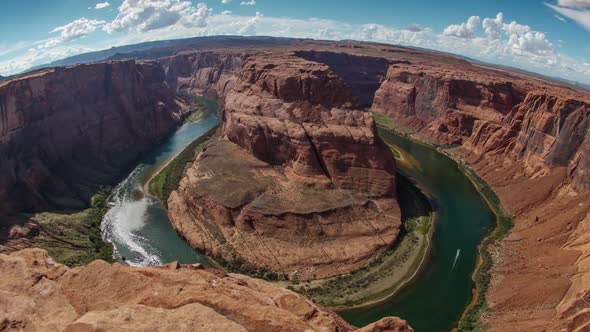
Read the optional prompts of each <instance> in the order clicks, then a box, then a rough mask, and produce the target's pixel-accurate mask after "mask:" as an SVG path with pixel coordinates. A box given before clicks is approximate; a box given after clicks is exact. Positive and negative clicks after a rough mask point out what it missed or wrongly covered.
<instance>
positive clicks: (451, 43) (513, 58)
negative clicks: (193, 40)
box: [0, 0, 590, 83]
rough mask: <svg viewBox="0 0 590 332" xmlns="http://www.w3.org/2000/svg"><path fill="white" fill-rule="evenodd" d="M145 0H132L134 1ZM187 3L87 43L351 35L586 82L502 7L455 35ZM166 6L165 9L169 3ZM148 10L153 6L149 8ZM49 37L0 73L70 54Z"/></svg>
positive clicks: (585, 66)
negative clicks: (164, 19)
mask: <svg viewBox="0 0 590 332" xmlns="http://www.w3.org/2000/svg"><path fill="white" fill-rule="evenodd" d="M125 2H127V1H125ZM125 2H124V3H125ZM145 2H146V1H139V0H136V1H135V3H145ZM159 2H165V3H169V4H170V3H172V2H174V3H176V4H180V3H184V2H185V1H172V0H160V1H159ZM191 7H192V11H191V10H190V9H189V10H188V11H187V10H180V11H178V10H177V11H176V12H182V15H181V18H180V19H178V20H177V21H176V23H174V24H171V25H167V26H164V27H161V28H157V29H147V26H143V25H142V24H146V22H147V21H146V22H140V21H139V20H138V19H135V20H132V21H131V23H133V24H131V23H128V24H127V25H123V26H125V27H126V28H125V29H124V30H121V31H125V33H120V34H116V35H112V36H111V37H110V38H108V39H105V40H103V41H102V42H101V43H102V44H98V45H95V44H94V43H93V44H91V45H90V46H89V48H92V50H99V49H105V48H109V47H112V46H122V45H128V44H134V43H140V42H145V41H154V40H166V39H174V38H184V37H195V36H212V35H240V34H241V35H268V36H276V37H298V38H314V39H328V40H343V39H355V40H363V41H373V42H380V43H389V44H398V45H404V46H417V47H423V48H429V49H435V50H440V51H444V52H452V53H457V54H462V55H466V56H469V57H473V58H476V59H479V60H483V61H489V62H495V63H501V64H504V65H512V66H517V67H521V68H524V69H527V70H532V71H537V72H541V73H544V74H547V75H551V76H561V77H567V78H569V79H575V80H578V81H582V82H586V83H590V75H589V74H590V64H589V63H590V61H589V59H588V58H586V59H574V58H571V57H568V56H566V55H565V54H562V53H560V52H558V51H557V49H555V47H554V45H553V44H552V43H551V42H550V41H549V39H548V37H547V36H546V35H545V34H543V33H542V32H539V31H535V30H534V29H533V28H531V27H529V26H527V25H523V24H519V23H518V22H510V23H505V21H504V15H503V14H502V13H498V15H496V16H495V17H492V18H482V19H481V20H480V24H479V25H478V26H475V24H473V23H474V21H473V20H471V21H472V22H471V24H468V23H469V21H468V22H465V23H463V24H464V29H465V30H466V31H467V34H465V33H458V34H459V35H463V36H466V35H469V34H471V37H470V38H457V37H456V34H451V35H445V34H444V33H443V32H436V31H433V30H432V29H430V28H428V27H422V26H417V25H413V26H410V27H408V28H401V29H400V28H392V27H388V26H384V25H380V24H349V23H345V22H339V21H334V20H326V19H314V18H310V19H291V18H284V17H281V18H279V17H267V16H263V15H262V14H261V13H257V14H256V15H255V16H240V15H234V14H231V13H227V12H225V13H223V12H221V13H217V14H215V15H212V14H210V12H211V11H210V10H209V9H208V8H206V6H204V8H206V9H204V10H205V13H206V15H202V16H206V26H204V27H203V26H201V27H199V26H198V25H195V24H194V23H193V24H185V23H186V20H188V19H190V16H191V15H189V14H190V13H192V14H193V15H197V16H198V14H197V12H198V8H199V5H195V6H192V5H191ZM142 8H145V6H144V7H142ZM166 8H168V9H167V10H169V9H170V7H166ZM183 8H184V7H183ZM187 8H188V7H187ZM201 8H203V6H201ZM123 9H124V7H123ZM153 12H154V10H152V13H153ZM156 12H158V11H156ZM140 13H141V12H140ZM120 14H121V13H120ZM142 17H147V19H148V21H149V19H151V17H152V16H150V15H147V16H145V15H144V16H142ZM117 19H121V17H117ZM117 19H115V20H117ZM121 23H123V22H121ZM457 26H459V27H460V26H461V24H457ZM481 28H483V30H481ZM459 30H461V29H459ZM60 32H61V31H60ZM49 41H50V40H43V41H39V42H36V44H35V45H33V46H28V47H31V50H29V51H28V52H26V53H25V54H24V55H22V56H19V57H17V58H16V59H15V58H14V54H17V53H16V52H14V53H11V54H8V55H4V56H2V51H0V74H2V75H6V74H12V73H15V72H18V71H21V70H23V69H26V68H28V67H30V66H31V65H38V64H42V63H45V62H48V61H53V60H56V59H58V58H60V56H58V55H63V56H69V55H73V54H76V53H75V52H76V50H75V48H73V47H71V48H67V47H65V45H64V44H62V43H57V44H56V45H52V46H47V47H45V48H42V47H39V46H37V45H45V44H47V43H48V42H49ZM83 42H85V40H81V41H80V43H83ZM556 43H557V42H556ZM0 44H1V43H0ZM0 46H2V45H0ZM1 49H2V48H1V47H0V50H1ZM23 49H26V48H23V47H21V51H19V52H22V50H23ZM85 51H90V50H85ZM63 56H61V57H63ZM7 58H8V59H7Z"/></svg>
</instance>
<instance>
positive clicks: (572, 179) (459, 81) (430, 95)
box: [373, 55, 590, 331]
mask: <svg viewBox="0 0 590 332" xmlns="http://www.w3.org/2000/svg"><path fill="white" fill-rule="evenodd" d="M393 58H397V56H394V57H393ZM400 58H402V59H404V60H407V63H402V62H400V63H394V64H392V65H391V66H390V67H389V70H388V74H387V78H386V79H385V80H384V82H383V84H382V85H381V87H380V88H379V90H378V91H377V93H376V95H375V99H374V103H373V111H374V112H376V113H380V114H382V115H385V116H387V117H389V118H390V119H393V124H394V125H395V126H397V127H398V129H400V130H405V131H410V132H413V133H414V134H415V135H416V137H417V138H419V139H425V140H429V141H431V142H433V143H437V144H451V145H455V146H456V148H454V149H450V150H447V151H448V152H449V153H451V154H453V155H454V156H456V157H457V158H460V159H462V160H463V161H465V162H466V163H467V164H469V165H471V166H472V167H473V168H474V169H475V170H476V171H477V172H478V174H479V175H480V176H482V177H483V178H484V179H485V180H486V181H487V182H488V183H490V184H491V185H493V187H494V188H495V189H496V191H497V192H498V194H499V196H500V198H501V200H502V203H503V205H504V206H505V207H506V208H508V209H509V211H510V212H512V213H513V214H514V216H515V219H516V223H515V224H516V225H515V227H514V230H513V231H512V232H511V234H510V235H509V236H508V237H507V238H506V240H505V241H503V242H501V243H500V244H499V245H498V246H497V247H494V248H492V250H493V256H494V262H495V263H494V273H493V279H492V284H491V289H490V292H489V293H488V294H487V299H488V305H489V306H490V308H491V310H490V313H489V314H488V315H486V317H485V320H486V323H487V324H488V325H489V326H490V330H492V331H506V330H507V329H510V330H519V331H584V330H587V329H588V328H589V326H590V325H589V324H590V319H589V318H588V317H590V315H589V314H588V307H589V303H590V302H588V299H589V298H590V293H589V292H590V291H589V289H590V286H589V285H590V284H589V282H588V280H589V278H590V277H589V276H590V272H589V271H590V269H589V268H588V259H587V256H588V253H589V248H590V247H589V245H588V242H589V241H588V238H587V236H586V233H587V232H586V229H587V227H588V225H587V224H588V222H587V220H588V213H589V212H590V206H588V197H589V195H590V192H589V191H588V189H589V187H590V186H589V183H590V174H589V172H588V167H589V166H590V164H589V163H590V162H589V159H590V148H589V146H590V130H589V129H590V95H589V94H588V93H584V92H581V91H577V90H574V89H570V88H567V87H563V86H559V85H557V84H554V83H551V82H547V81H543V80H540V79H539V78H535V77H532V76H530V75H528V74H523V73H518V72H512V73H508V72H506V71H500V70H497V69H493V68H483V67H479V66H475V65H471V64H469V63H467V62H465V61H460V60H449V59H448V58H446V57H444V56H439V57H433V56H428V55H422V56H407V55H402V56H401V57H400Z"/></svg>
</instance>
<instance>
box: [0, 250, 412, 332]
mask: <svg viewBox="0 0 590 332" xmlns="http://www.w3.org/2000/svg"><path fill="white" fill-rule="evenodd" d="M0 330H2V331H17V330H18V331H22V330H25V331H115V330H118V331H129V330H134V331H137V330H145V331H147V330H149V331H352V330H356V328H355V327H353V326H351V325H349V324H348V323H346V322H345V321H343V320H342V319H341V318H340V317H338V316H337V315H336V314H334V313H333V312H331V311H329V310H326V309H324V308H322V307H320V306H317V305H315V304H313V303H312V302H310V301H308V300H306V299H304V298H303V297H301V296H299V295H297V294H295V293H293V292H291V291H289V290H286V289H283V288H280V287H278V286H275V285H272V284H270V283H267V282H265V281H262V280H257V279H253V278H249V277H246V276H242V275H238V274H227V273H225V272H223V271H218V270H213V269H207V268H204V267H202V266H201V265H199V264H195V265H180V264H177V263H170V264H168V265H166V266H163V267H144V268H134V267H128V266H123V265H120V264H113V265H109V264H108V263H106V262H104V261H94V262H92V263H90V264H88V265H87V266H82V267H78V268H74V269H69V268H67V267H66V266H64V265H61V264H56V263H55V262H54V261H53V259H51V258H50V257H49V256H48V255H47V252H46V251H44V250H41V249H26V250H22V251H18V252H15V253H13V254H11V255H0ZM358 331H398V332H402V331H413V330H412V328H410V327H409V326H408V324H407V323H406V322H405V321H403V320H401V319H399V318H394V317H388V318H384V319H382V320H380V321H378V322H376V323H373V324H370V325H368V326H366V327H364V328H362V329H359V330H358Z"/></svg>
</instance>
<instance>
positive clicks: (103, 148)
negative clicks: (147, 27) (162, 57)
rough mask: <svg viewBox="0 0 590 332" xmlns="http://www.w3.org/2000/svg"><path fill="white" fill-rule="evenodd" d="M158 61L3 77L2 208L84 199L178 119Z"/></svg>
mask: <svg viewBox="0 0 590 332" xmlns="http://www.w3.org/2000/svg"><path fill="white" fill-rule="evenodd" d="M184 109H185V105H183V103H182V102H181V101H180V100H179V99H178V98H177V97H176V95H175V93H174V91H173V90H171V89H169V88H168V86H167V84H166V83H165V72H164V70H163V68H162V66H161V65H159V64H158V63H155V62H145V63H136V62H134V61H124V62H113V63H101V64H93V65H80V66H75V67H70V68H55V69H48V70H44V71H40V72H34V73H31V74H29V75H26V76H24V77H20V78H14V79H11V80H8V81H3V82H2V83H1V84H0V154H1V155H2V158H1V160H0V211H2V212H3V213H9V212H19V211H39V210H45V209H48V208H55V207H79V206H80V205H83V204H85V203H87V202H88V199H89V197H90V195H91V194H92V193H93V192H94V191H95V190H96V188H97V186H98V185H103V184H112V183H113V181H114V180H116V179H117V178H118V177H120V176H122V175H123V174H122V173H124V172H125V171H126V170H127V169H128V168H129V166H131V163H132V162H134V161H135V160H136V158H138V156H140V155H141V154H142V153H145V152H146V151H148V150H149V149H151V147H152V146H153V145H154V144H156V143H157V142H159V141H160V140H162V139H163V138H165V137H166V136H167V135H168V134H170V132H171V131H172V130H173V129H174V128H175V127H176V125H177V123H178V122H179V120H180V119H181V117H182V114H183V112H184Z"/></svg>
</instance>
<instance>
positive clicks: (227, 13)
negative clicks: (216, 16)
mask: <svg viewBox="0 0 590 332" xmlns="http://www.w3.org/2000/svg"><path fill="white" fill-rule="evenodd" d="M231 13H232V11H231V10H224V11H222V12H221V15H231Z"/></svg>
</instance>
